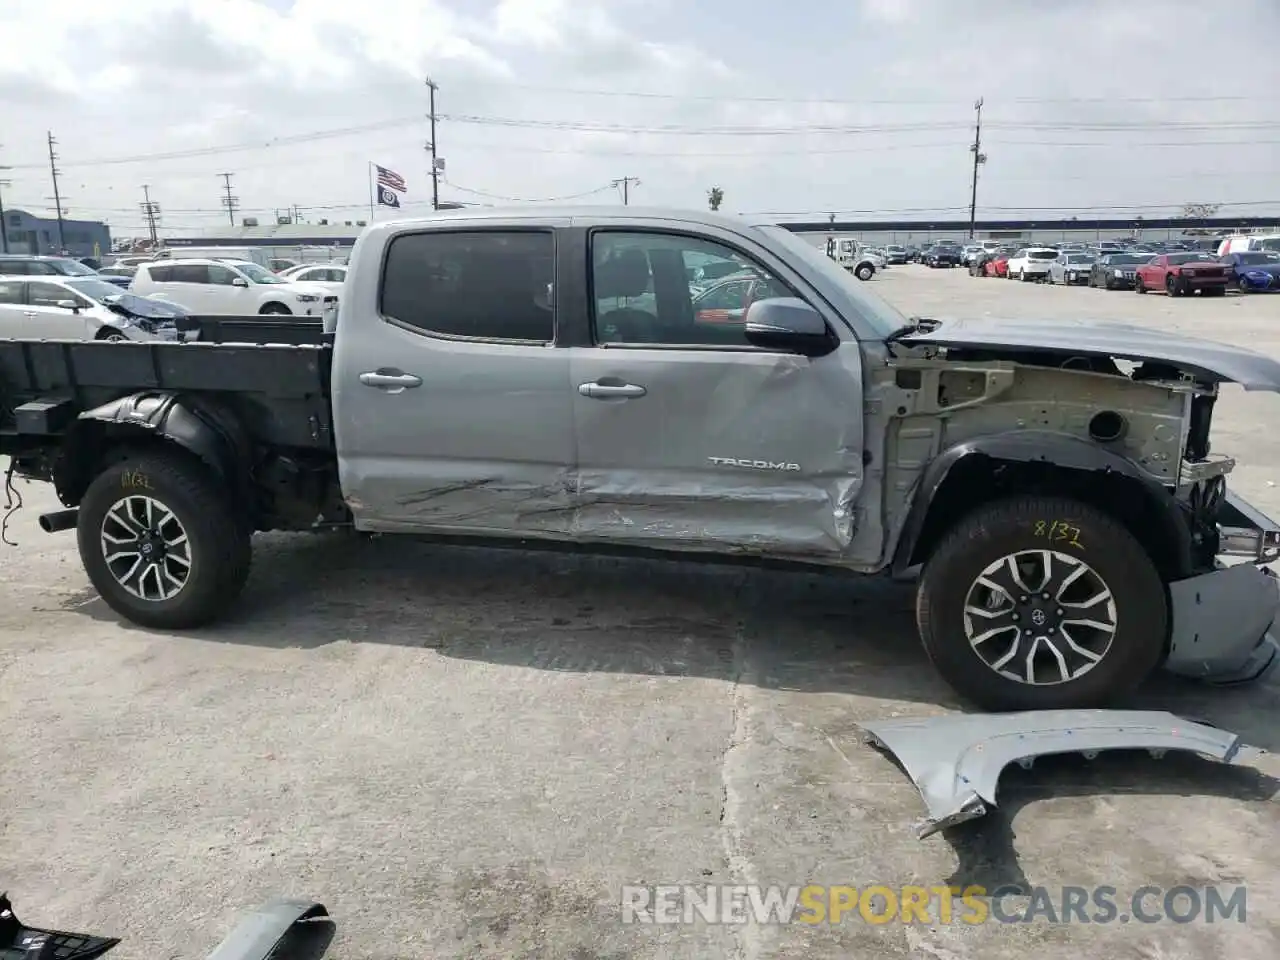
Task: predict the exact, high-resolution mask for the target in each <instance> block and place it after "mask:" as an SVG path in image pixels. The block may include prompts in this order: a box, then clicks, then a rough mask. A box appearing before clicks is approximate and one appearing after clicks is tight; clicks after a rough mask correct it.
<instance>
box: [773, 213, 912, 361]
mask: <svg viewBox="0 0 1280 960" xmlns="http://www.w3.org/2000/svg"><path fill="white" fill-rule="evenodd" d="M758 229H759V230H760V232H761V233H763V234H765V235H766V236H768V237H769V239H771V240H773V241H774V242H775V243H777V244H778V245H780V246H783V247H785V248H786V249H787V251H788V252H789V253H791V254H792V255H794V256H795V257H797V258H798V259H799V260H801V261H802V262H803V263H804V265H805V266H806V267H808V268H809V269H810V270H812V271H813V272H814V273H816V274H817V275H818V276H819V277H820V278H821V280H822V283H823V285H824V286H830V287H835V288H836V289H837V290H838V291H839V293H840V295H841V296H842V297H843V298H844V300H845V303H844V304H837V306H841V307H847V308H848V309H850V310H853V311H856V312H857V314H858V315H859V316H860V317H861V318H862V319H864V320H865V321H866V322H867V323H869V324H870V325H871V326H872V327H874V328H875V331H876V334H877V335H878V336H881V337H887V336H889V334H891V333H893V332H895V331H897V330H901V329H902V328H903V327H904V326H906V325H907V323H908V320H907V317H906V314H903V313H899V312H898V310H896V309H895V308H894V307H891V306H890V305H889V304H888V303H886V302H885V301H884V300H881V299H880V298H879V297H878V296H876V295H875V294H873V293H871V292H870V291H869V290H868V289H867V285H866V284H865V283H863V282H862V281H861V280H857V279H855V278H854V276H853V274H851V273H849V271H847V270H845V269H844V268H843V267H841V266H840V265H839V264H837V263H836V262H835V261H834V260H832V259H831V258H830V257H828V256H825V255H823V253H822V251H821V250H819V249H818V248H817V247H815V246H814V245H813V244H811V243H809V242H807V241H805V240H801V239H800V238H799V237H797V236H796V235H795V234H794V233H792V232H791V231H790V230H788V229H786V228H785V227H776V226H770V227H759V228H758Z"/></svg>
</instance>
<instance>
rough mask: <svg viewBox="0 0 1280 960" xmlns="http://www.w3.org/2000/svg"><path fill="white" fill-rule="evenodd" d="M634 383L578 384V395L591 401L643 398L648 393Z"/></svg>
mask: <svg viewBox="0 0 1280 960" xmlns="http://www.w3.org/2000/svg"><path fill="white" fill-rule="evenodd" d="M648 392H649V391H647V390H646V389H645V388H644V387H642V386H639V385H638V384H634V383H580V384H578V393H580V394H582V395H583V396H584V397H590V398H591V399H592V400H612V399H615V398H618V397H643V396H644V395H645V394H646V393H648Z"/></svg>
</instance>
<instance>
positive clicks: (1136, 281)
mask: <svg viewBox="0 0 1280 960" xmlns="http://www.w3.org/2000/svg"><path fill="white" fill-rule="evenodd" d="M1133 292H1134V293H1146V292H1147V285H1146V284H1145V283H1143V282H1142V278H1141V277H1140V276H1138V275H1137V274H1136V273H1135V274H1134V275H1133Z"/></svg>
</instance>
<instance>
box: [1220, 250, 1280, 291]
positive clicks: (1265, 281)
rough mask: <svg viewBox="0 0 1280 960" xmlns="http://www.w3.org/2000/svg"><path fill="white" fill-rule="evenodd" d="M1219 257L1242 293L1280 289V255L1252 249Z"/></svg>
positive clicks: (1231, 280) (1232, 281)
mask: <svg viewBox="0 0 1280 960" xmlns="http://www.w3.org/2000/svg"><path fill="white" fill-rule="evenodd" d="M1218 259H1219V261H1220V262H1221V263H1223V264H1224V265H1225V266H1226V268H1227V276H1228V277H1229V278H1230V282H1231V283H1234V284H1235V285H1236V286H1238V287H1239V288H1240V291H1241V292H1242V293H1260V292H1264V291H1280V255H1277V254H1274V253H1267V252H1265V251H1262V250H1251V251H1249V252H1247V253H1227V254H1223V255H1222V256H1221V257H1219V258H1218Z"/></svg>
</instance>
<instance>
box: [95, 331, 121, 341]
mask: <svg viewBox="0 0 1280 960" xmlns="http://www.w3.org/2000/svg"><path fill="white" fill-rule="evenodd" d="M94 339H95V340H100V341H102V342H103V343H119V342H120V341H122V340H128V339H129V338H128V337H126V336H125V335H124V334H123V333H121V332H120V331H118V330H116V331H111V332H108V331H107V330H102V331H100V332H99V333H98V335H97V336H96V337H95V338H94Z"/></svg>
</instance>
